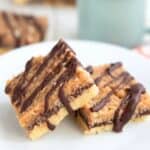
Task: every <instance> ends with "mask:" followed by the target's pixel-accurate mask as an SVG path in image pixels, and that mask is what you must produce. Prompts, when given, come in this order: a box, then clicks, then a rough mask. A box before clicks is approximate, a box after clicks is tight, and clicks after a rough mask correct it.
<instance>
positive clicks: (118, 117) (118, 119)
mask: <svg viewBox="0 0 150 150" xmlns="http://www.w3.org/2000/svg"><path fill="white" fill-rule="evenodd" d="M143 93H145V88H144V87H143V85H141V84H139V83H137V84H135V85H133V86H132V87H131V88H130V89H129V91H128V94H127V96H126V97H125V98H124V99H123V100H122V102H121V104H120V106H119V107H118V109H117V110H116V112H115V116H114V121H113V122H114V127H113V130H114V131H115V132H120V131H122V129H123V127H124V125H125V124H126V123H127V122H128V121H129V120H130V119H131V118H132V115H133V114H134V112H135V109H136V106H137V105H138V103H139V101H140V97H141V95H142V94H143ZM122 111H123V112H122Z"/></svg>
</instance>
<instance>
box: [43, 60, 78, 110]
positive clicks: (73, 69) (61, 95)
mask: <svg viewBox="0 0 150 150" xmlns="http://www.w3.org/2000/svg"><path fill="white" fill-rule="evenodd" d="M77 65H78V62H77V60H76V58H72V59H71V61H70V62H69V63H68V64H67V65H66V68H67V70H66V71H65V72H64V73H63V74H62V76H61V77H60V78H59V79H58V80H57V82H56V85H54V86H53V87H52V88H51V89H50V91H49V92H48V93H47V95H46V97H45V101H46V102H45V104H46V105H45V112H46V111H48V100H49V97H50V96H51V95H52V93H53V91H54V90H55V89H56V88H57V87H58V86H61V87H60V89H59V92H58V97H59V98H60V101H61V102H62V103H63V104H64V105H65V106H66V108H67V110H68V111H69V112H70V113H72V108H71V107H70V105H69V101H68V100H67V98H66V97H65V94H64V93H63V92H64V91H63V85H64V83H65V82H67V81H68V80H69V79H70V78H71V77H72V76H73V75H74V74H75V72H76V68H77Z"/></svg>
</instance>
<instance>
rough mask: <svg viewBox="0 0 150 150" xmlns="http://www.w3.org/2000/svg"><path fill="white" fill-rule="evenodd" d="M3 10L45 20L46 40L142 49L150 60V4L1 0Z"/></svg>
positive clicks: (109, 0)
mask: <svg viewBox="0 0 150 150" xmlns="http://www.w3.org/2000/svg"><path fill="white" fill-rule="evenodd" d="M0 10H1V11H5V12H6V13H7V12H12V13H17V14H18V15H21V14H27V15H32V16H45V17H46V18H47V19H48V26H47V30H46V34H45V35H44V39H42V40H46V41H47V40H50V41H52V40H58V39H59V38H60V37H63V38H65V39H83V40H93V41H100V42H106V43H113V44H116V45H121V46H124V47H128V48H131V49H136V50H138V51H141V47H142V49H144V50H143V51H144V53H146V55H147V56H148V57H149V56H150V48H149V43H150V1H149V0H126V1H124V0H0ZM1 22H2V21H1V20H0V24H1ZM45 28H46V27H45ZM0 30H3V29H2V28H0ZM0 36H1V34H0ZM39 41H41V40H37V41H36V42H39ZM1 43H3V42H1V37H0V44H1ZM31 43H32V42H26V44H31ZM33 43H34V42H33ZM26 44H24V45H26ZM20 46H22V45H19V46H18V47H20ZM1 47H2V49H3V50H2V51H1V53H3V51H4V52H6V49H7V50H8V49H10V48H9V46H7V42H5V44H2V46H1ZM5 47H7V48H5ZM12 47H17V46H14V45H13V46H12Z"/></svg>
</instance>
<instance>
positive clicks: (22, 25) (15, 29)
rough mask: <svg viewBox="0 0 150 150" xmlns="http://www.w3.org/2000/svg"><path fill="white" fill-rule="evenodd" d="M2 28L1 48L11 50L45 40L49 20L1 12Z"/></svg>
mask: <svg viewBox="0 0 150 150" xmlns="http://www.w3.org/2000/svg"><path fill="white" fill-rule="evenodd" d="M0 26H1V30H0V47H1V48H3V49H4V48H6V49H8V48H9V49H10V48H16V47H20V46H23V45H28V44H31V43H36V42H39V41H42V40H44V37H45V33H46V30H47V26H48V20H47V18H46V17H34V16H31V15H19V14H16V13H10V12H5V11H1V12H0Z"/></svg>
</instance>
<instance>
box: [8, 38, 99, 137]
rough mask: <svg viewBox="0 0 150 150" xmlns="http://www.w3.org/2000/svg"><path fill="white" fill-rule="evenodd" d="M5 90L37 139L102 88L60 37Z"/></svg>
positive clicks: (21, 118) (19, 115)
mask: <svg viewBox="0 0 150 150" xmlns="http://www.w3.org/2000/svg"><path fill="white" fill-rule="evenodd" d="M5 92H6V93H7V94H8V95H9V96H10V98H11V103H12V105H13V107H14V109H15V111H16V114H17V118H18V120H19V123H20V125H21V126H22V127H23V128H24V129H25V130H26V131H27V133H28V135H29V137H30V138H31V139H36V138H38V137H40V136H41V135H43V134H44V133H46V132H47V131H49V130H51V131H52V130H54V129H55V127H56V126H57V125H58V124H59V123H60V122H61V121H62V120H63V119H64V118H65V116H67V115H68V114H69V113H70V114H74V111H75V110H78V109H79V108H81V107H83V106H84V105H85V104H86V103H87V102H88V101H89V100H91V99H92V98H93V97H95V96H96V95H97V94H98V92H99V90H98V87H97V86H96V85H95V83H94V81H93V79H92V77H91V76H90V74H89V73H88V72H87V71H86V70H85V69H84V68H83V67H82V65H81V63H80V62H79V61H78V60H77V58H76V54H75V52H74V51H73V50H72V49H71V48H70V47H69V46H68V44H67V43H65V42H64V41H63V40H60V41H59V42H58V43H57V44H56V45H55V46H54V48H53V49H52V51H51V52H50V53H49V54H48V55H47V56H45V57H42V56H40V57H33V58H32V59H31V60H29V61H28V62H27V64H26V67H25V71H24V72H22V73H20V74H19V75H18V76H16V77H14V78H13V79H12V80H10V81H8V83H7V86H6V89H5Z"/></svg>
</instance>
